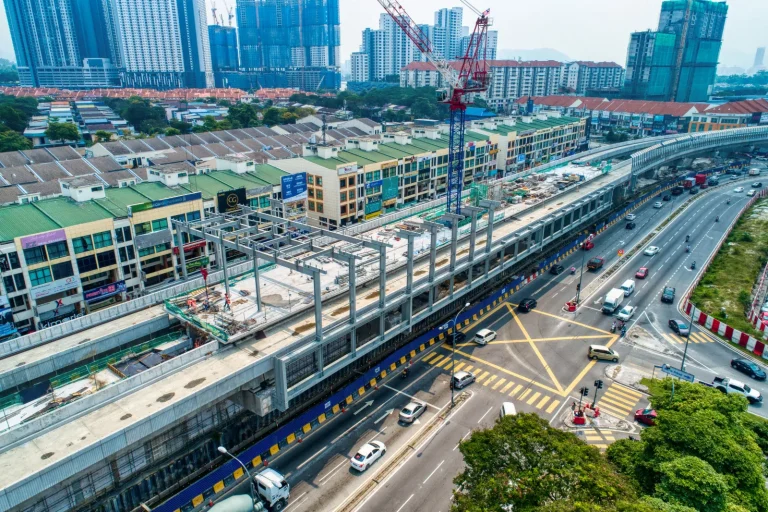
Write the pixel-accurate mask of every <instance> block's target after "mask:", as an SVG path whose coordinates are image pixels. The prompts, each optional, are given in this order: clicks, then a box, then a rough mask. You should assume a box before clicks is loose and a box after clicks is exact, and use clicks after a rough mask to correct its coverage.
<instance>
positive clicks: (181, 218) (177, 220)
mask: <svg viewBox="0 0 768 512" xmlns="http://www.w3.org/2000/svg"><path fill="white" fill-rule="evenodd" d="M251 206H253V203H251ZM184 218H185V217H184V214H183V213H182V214H181V215H174V216H173V217H171V226H172V227H173V229H174V230H175V229H176V226H174V225H173V221H174V220H175V221H176V222H184Z"/></svg>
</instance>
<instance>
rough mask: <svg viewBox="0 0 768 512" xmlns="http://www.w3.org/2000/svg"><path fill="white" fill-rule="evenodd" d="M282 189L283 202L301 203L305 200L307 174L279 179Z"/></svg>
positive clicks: (301, 173)
mask: <svg viewBox="0 0 768 512" xmlns="http://www.w3.org/2000/svg"><path fill="white" fill-rule="evenodd" d="M280 185H281V186H282V187H283V202H285V203H291V202H294V201H303V200H304V199H306V198H307V173H305V172H299V173H296V174H289V175H287V176H281V177H280Z"/></svg>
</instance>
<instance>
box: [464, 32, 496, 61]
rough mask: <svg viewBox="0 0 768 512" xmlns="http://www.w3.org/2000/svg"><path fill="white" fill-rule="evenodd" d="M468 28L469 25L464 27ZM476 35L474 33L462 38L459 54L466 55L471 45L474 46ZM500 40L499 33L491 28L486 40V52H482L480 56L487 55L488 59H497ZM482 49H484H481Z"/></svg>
mask: <svg viewBox="0 0 768 512" xmlns="http://www.w3.org/2000/svg"><path fill="white" fill-rule="evenodd" d="M464 28H466V29H468V27H464ZM475 39H476V37H475V36H474V34H469V35H466V36H463V37H462V38H461V44H460V45H459V56H461V57H463V56H464V55H466V53H467V50H468V49H469V47H470V46H474V42H475ZM498 41H499V33H498V32H497V31H495V30H489V31H488V33H487V37H486V40H485V54H484V55H483V53H480V55H479V57H480V58H482V57H485V59H486V60H496V47H497V45H498ZM473 51H474V50H473ZM481 51H482V50H481Z"/></svg>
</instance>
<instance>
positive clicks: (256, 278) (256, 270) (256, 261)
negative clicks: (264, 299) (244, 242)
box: [253, 252, 261, 313]
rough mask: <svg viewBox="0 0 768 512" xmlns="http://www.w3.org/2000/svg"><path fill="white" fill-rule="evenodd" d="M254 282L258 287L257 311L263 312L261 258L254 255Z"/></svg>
mask: <svg viewBox="0 0 768 512" xmlns="http://www.w3.org/2000/svg"><path fill="white" fill-rule="evenodd" d="M253 282H254V284H255V285H256V311H257V312H259V313H260V312H261V283H260V282H259V258H258V257H257V256H256V253H255V252H254V253H253Z"/></svg>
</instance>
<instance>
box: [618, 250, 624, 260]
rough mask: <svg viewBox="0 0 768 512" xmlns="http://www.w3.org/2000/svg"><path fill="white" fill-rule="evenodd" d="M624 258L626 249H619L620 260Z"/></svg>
mask: <svg viewBox="0 0 768 512" xmlns="http://www.w3.org/2000/svg"><path fill="white" fill-rule="evenodd" d="M622 256H624V249H619V258H621V257H622Z"/></svg>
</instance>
